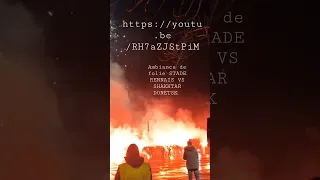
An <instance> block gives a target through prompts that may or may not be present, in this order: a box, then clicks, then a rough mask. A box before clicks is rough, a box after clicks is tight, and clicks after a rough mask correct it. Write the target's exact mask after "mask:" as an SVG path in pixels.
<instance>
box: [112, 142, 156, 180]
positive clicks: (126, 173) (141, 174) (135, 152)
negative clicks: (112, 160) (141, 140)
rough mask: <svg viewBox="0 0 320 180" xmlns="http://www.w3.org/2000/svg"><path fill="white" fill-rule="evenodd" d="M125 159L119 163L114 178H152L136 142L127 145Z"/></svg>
mask: <svg viewBox="0 0 320 180" xmlns="http://www.w3.org/2000/svg"><path fill="white" fill-rule="evenodd" d="M125 160H126V162H125V163H123V164H120V165H119V167H118V170H117V173H116V176H115V180H152V174H151V168H150V165H149V163H147V162H144V158H143V157H141V156H140V153H139V148H138V146H137V145H136V144H131V145H130V146H129V147H128V149H127V155H126V157H125Z"/></svg>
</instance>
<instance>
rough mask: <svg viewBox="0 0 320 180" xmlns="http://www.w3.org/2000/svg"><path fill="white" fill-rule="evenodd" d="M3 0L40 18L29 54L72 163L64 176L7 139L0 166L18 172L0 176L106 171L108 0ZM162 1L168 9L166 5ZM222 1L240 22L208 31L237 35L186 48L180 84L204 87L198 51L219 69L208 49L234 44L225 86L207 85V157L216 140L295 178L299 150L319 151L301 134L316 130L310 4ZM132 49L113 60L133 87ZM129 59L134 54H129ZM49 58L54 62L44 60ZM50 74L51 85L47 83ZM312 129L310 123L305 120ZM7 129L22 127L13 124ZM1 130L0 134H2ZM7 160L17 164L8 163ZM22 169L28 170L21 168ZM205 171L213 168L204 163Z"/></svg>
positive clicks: (80, 175)
mask: <svg viewBox="0 0 320 180" xmlns="http://www.w3.org/2000/svg"><path fill="white" fill-rule="evenodd" d="M207 2H208V1H207ZM8 3H10V4H11V5H12V6H13V5H16V3H22V4H23V5H24V6H25V7H26V8H27V9H28V10H29V11H30V12H32V16H33V17H34V18H35V19H36V20H37V22H38V23H39V24H41V25H43V26H44V27H45V28H44V31H45V55H44V56H45V58H44V59H46V60H41V58H39V59H40V60H39V61H38V62H37V63H39V64H41V66H45V67H48V68H45V70H46V75H47V82H48V84H49V85H50V87H51V88H52V89H53V90H54V92H55V93H56V95H57V97H58V107H59V114H60V119H61V120H62V124H63V131H66V132H67V133H66V135H65V137H68V139H72V140H70V142H71V143H70V142H69V143H68V145H67V147H68V148H66V149H68V150H67V151H66V153H65V154H64V155H63V157H70V158H71V160H67V158H66V159H65V161H70V162H72V164H71V165H69V166H68V167H67V168H64V170H67V174H68V176H67V175H64V174H62V171H63V170H61V168H57V167H59V165H56V164H54V163H53V161H45V160H43V161H40V160H39V159H41V158H44V157H46V154H41V152H42V151H39V150H35V149H36V148H34V149H32V148H31V150H30V152H29V150H28V152H27V150H23V149H25V148H26V147H31V146H33V144H28V143H19V144H18V145H13V144H12V143H11V144H10V143H8V144H6V145H5V146H3V147H6V148H2V150H3V152H1V155H2V157H7V158H3V159H5V161H2V163H1V162H0V163H1V169H5V168H3V167H6V168H8V167H15V168H12V169H10V172H20V170H21V172H22V173H12V174H11V176H10V174H8V173H6V174H4V173H1V174H0V175H2V176H4V179H6V180H7V179H16V178H18V177H19V178H26V179H30V178H29V177H32V179H37V178H39V179H50V178H49V177H48V176H50V177H51V178H55V179H63V178H62V177H64V178H65V179H76V180H79V179H99V178H100V177H102V176H103V175H104V174H105V173H108V171H109V169H108V166H109V160H108V158H109V153H108V151H109V143H108V139H109V122H106V121H105V119H108V118H109V112H108V111H109V77H108V76H109V70H110V66H109V65H110V64H109V61H108V59H109V34H108V33H109V27H108V24H109V14H110V13H109V8H108V7H109V2H108V1H95V2H87V1H81V2H80V1H77V2H76V1H10V2H9V1H8ZM119 4H120V5H119V6H117V8H118V9H117V10H116V11H117V17H118V18H119V19H121V18H125V17H126V18H129V17H130V18H132V19H135V18H137V19H140V20H141V19H144V16H145V14H142V13H141V14H139V13H133V15H132V14H131V15H128V13H126V12H125V11H121V9H126V8H127V7H128V6H129V5H128V4H126V2H125V1H120V2H119ZM174 6H175V5H174ZM308 6H311V5H308ZM129 7H131V6H129ZM311 7H312V6H311ZM165 8H167V9H168V10H169V9H170V8H172V7H165ZM230 10H231V11H232V12H235V13H236V12H238V13H241V14H244V24H243V25H236V26H229V25H228V26H227V25H225V24H224V23H223V22H221V21H220V22H219V20H217V21H215V23H214V24H212V30H213V31H234V30H239V31H244V32H245V44H244V45H241V46H232V45H227V46H221V47H220V46H215V45H212V46H211V47H212V50H211V49H210V50H209V51H207V52H205V51H203V52H205V53H199V54H197V55H195V56H194V57H190V59H189V60H188V65H189V67H190V69H189V70H190V72H195V73H190V76H188V78H189V79H190V81H189V84H188V85H186V86H187V87H189V88H186V89H190V91H186V92H184V93H185V94H186V95H190V94H192V93H194V92H197V93H200V94H202V92H201V91H204V92H207V88H208V83H207V82H208V80H200V79H203V78H204V77H206V78H209V77H208V76H207V75H205V74H207V73H208V72H209V69H208V67H209V64H205V62H206V61H204V60H203V61H201V63H198V61H197V60H198V59H209V61H208V62H210V64H211V65H212V70H211V71H220V70H221V69H222V67H221V65H220V64H219V60H218V59H217V56H216V54H215V52H216V51H217V50H218V49H221V50H235V49H236V50H237V51H238V52H239V54H240V59H239V63H238V64H235V65H224V66H223V68H224V71H225V72H226V73H227V75H228V85H222V86H212V87H211V91H213V92H217V97H218V99H217V101H218V105H215V106H212V107H211V111H212V112H211V121H212V122H210V123H211V124H212V127H211V128H210V129H211V132H212V134H211V141H212V143H211V144H212V148H211V149H212V156H213V158H212V160H213V162H212V163H213V164H214V163H216V162H217V161H215V160H216V159H219V152H221V149H222V148H228V149H231V151H233V152H235V153H236V152H241V151H246V152H247V151H248V152H249V154H250V155H254V156H257V157H258V159H259V161H260V162H262V163H261V164H263V168H261V169H260V171H261V172H262V176H263V179H273V180H274V179H277V178H278V179H289V178H295V179H296V178H297V177H298V178H299V180H300V179H301V180H302V179H304V177H305V176H303V175H301V174H297V173H298V172H300V169H301V167H302V166H308V167H310V166H312V165H309V162H308V161H307V162H304V161H303V160H301V159H303V158H304V157H305V156H306V155H308V156H309V157H310V158H311V159H315V160H316V161H317V162H319V156H318V155H317V153H316V152H317V151H318V150H319V145H318V144H319V143H318V141H316V140H315V139H314V138H310V133H309V130H308V129H310V128H311V129H312V128H318V129H319V116H317V115H318V114H319V113H318V112H317V110H318V104H317V103H318V102H319V95H318V92H320V91H319V87H318V78H319V72H318V70H317V69H316V68H317V56H316V52H317V51H316V49H315V48H316V47H317V44H315V45H313V44H312V43H315V42H317V41H316V37H317V36H316V33H315V32H317V31H316V22H317V21H316V20H317V14H316V11H311V9H310V10H309V9H307V5H306V4H305V3H301V4H298V3H297V4H295V3H294V2H285V1H283V2H281V3H280V2H274V3H273V2H268V3H262V2H258V1H253V0H252V1H241V0H239V1H236V2H235V4H233V5H232V6H230ZM48 11H52V12H54V15H53V16H52V17H48ZM71 12H74V14H75V15H73V14H72V13H71ZM137 12H139V11H137ZM164 14H166V13H165V11H164V12H163V14H161V16H160V19H163V18H164V19H169V18H170V17H171V15H170V17H167V16H165V15H164ZM147 15H148V14H147ZM148 33H150V34H153V33H154V32H152V31H151V32H148ZM137 38H140V37H139V36H138V37H137ZM207 54H210V56H209V57H208V56H207ZM141 56H142V54H139V53H136V54H134V55H132V56H131V57H130V59H126V58H124V59H123V62H121V64H129V65H130V63H132V64H134V65H135V66H130V68H132V69H131V70H128V74H127V76H128V77H130V78H131V79H129V80H130V81H131V82H132V84H134V86H135V87H134V88H137V89H139V88H141V87H145V86H146V85H145V84H144V83H142V81H139V79H141V78H142V77H143V76H144V75H143V74H145V73H146V72H144V71H142V69H141V67H144V66H146V65H148V64H150V63H151V62H149V61H142V58H141ZM143 56H145V57H149V58H150V59H152V57H154V55H152V54H147V55H146V54H143ZM48 57H49V58H48ZM199 57H200V58H199ZM57 58H58V59H57ZM131 59H135V61H134V62H132V61H129V60H131ZM52 66H54V67H55V68H50V67H52ZM205 68H206V69H205ZM137 72H140V73H141V74H140V75H139V74H138V73H137ZM53 81H54V82H56V84H53V83H52V82H53ZM195 87H196V88H195ZM67 102H68V103H67ZM69 102H72V103H71V104H70V103H69ZM88 119H91V120H90V121H88ZM18 122H19V121H18ZM32 123H34V124H36V123H37V122H33V120H32V119H30V124H32ZM312 130H313V131H312V132H314V129H312ZM10 131H15V133H16V134H21V135H20V136H25V134H23V133H20V132H19V131H18V130H13V129H11V130H10ZM318 131H319V130H318ZM28 133H30V132H28ZM4 136H5V135H4V134H3V135H2V137H4ZM41 136H42V134H36V136H35V137H41ZM74 137H76V138H74ZM65 139H66V138H65ZM24 142H28V140H25V141H24ZM59 142H60V141H59ZM49 143H50V142H49ZM69 145H71V147H69ZM11 148H14V149H15V151H12V149H11ZM17 149H19V150H20V151H17ZM8 152H12V154H11V156H8ZM22 152H23V153H22ZM318 152H319V151H318ZM17 154H23V155H25V156H28V157H29V158H23V157H24V156H22V155H21V156H18V155H17ZM40 154H41V156H40ZM318 154H319V153H318ZM47 156H48V155H47ZM8 157H10V158H8ZM44 159H45V158H44ZM222 159H223V158H222ZM21 161H24V163H21ZM4 162H5V163H4ZM8 162H11V164H13V165H15V164H18V163H19V164H22V165H20V166H11V165H10V166H9V163H8ZM45 164H50V166H48V165H45ZM246 164H250V162H243V164H240V165H239V166H242V165H246ZM318 167H320V166H318ZM310 168H311V167H310ZM312 168H314V167H312ZM31 169H32V170H34V169H37V170H36V171H31ZM26 172H35V173H34V174H32V173H29V174H28V173H26ZM60 172H61V173H60ZM212 172H214V168H213V167H212ZM318 172H320V170H319V171H318ZM13 174H14V175H15V176H13ZM52 174H55V176H53V175H52ZM6 175H8V176H6ZM0 177H1V176H0ZM13 177H15V178H13ZM89 177H90V178H89Z"/></svg>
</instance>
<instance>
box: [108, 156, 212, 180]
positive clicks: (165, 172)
mask: <svg viewBox="0 0 320 180" xmlns="http://www.w3.org/2000/svg"><path fill="white" fill-rule="evenodd" d="M200 157H201V160H200V179H201V180H210V160H209V156H206V155H203V156H200ZM149 163H150V165H151V168H152V174H153V175H152V179H153V180H160V179H166V180H186V179H188V176H187V170H186V167H185V161H183V160H181V159H178V160H169V159H165V160H150V161H149ZM116 168H117V167H116V166H114V167H112V169H111V174H112V177H114V176H113V175H114V174H115V171H116Z"/></svg>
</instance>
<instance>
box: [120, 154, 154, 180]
mask: <svg viewBox="0 0 320 180" xmlns="http://www.w3.org/2000/svg"><path fill="white" fill-rule="evenodd" d="M125 160H126V163H127V164H128V165H130V166H131V167H133V168H139V167H140V166H141V165H142V164H143V163H144V158H143V157H140V156H131V157H125ZM150 172H151V168H150ZM115 180H120V169H119V167H118V170H117V173H116V176H115ZM151 180H152V175H151Z"/></svg>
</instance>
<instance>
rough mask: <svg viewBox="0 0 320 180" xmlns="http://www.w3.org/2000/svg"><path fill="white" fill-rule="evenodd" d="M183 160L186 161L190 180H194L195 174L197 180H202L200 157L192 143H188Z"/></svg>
mask: <svg viewBox="0 0 320 180" xmlns="http://www.w3.org/2000/svg"><path fill="white" fill-rule="evenodd" d="M183 159H184V160H186V165H187V169H188V176H189V180H192V175H193V174H194V175H195V177H196V180H200V175H199V155H198V152H197V150H196V148H195V147H194V146H193V145H192V142H191V141H190V140H189V141H188V146H186V147H185V148H184V153H183Z"/></svg>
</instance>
